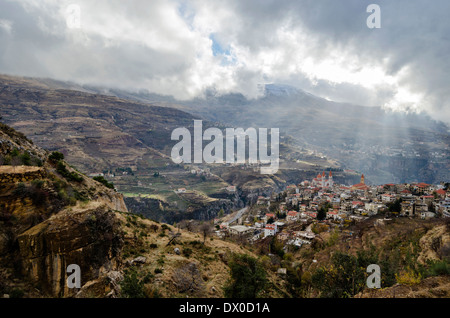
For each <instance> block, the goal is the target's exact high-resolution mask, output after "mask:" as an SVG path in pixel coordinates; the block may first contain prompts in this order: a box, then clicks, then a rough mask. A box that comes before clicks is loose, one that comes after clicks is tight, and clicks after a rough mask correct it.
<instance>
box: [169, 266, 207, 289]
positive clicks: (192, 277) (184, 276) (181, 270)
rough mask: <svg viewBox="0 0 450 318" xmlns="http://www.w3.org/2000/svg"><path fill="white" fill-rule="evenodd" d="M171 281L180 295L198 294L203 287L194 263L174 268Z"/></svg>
mask: <svg viewBox="0 0 450 318" xmlns="http://www.w3.org/2000/svg"><path fill="white" fill-rule="evenodd" d="M172 280H173V283H174V285H175V287H176V288H177V290H178V292H180V293H190V294H199V293H201V292H202V291H203V290H204V288H205V285H204V283H203V279H202V277H201V275H200V271H199V269H198V267H197V265H196V264H195V263H186V264H183V265H181V266H179V267H178V268H176V269H175V270H174V272H173V275H172Z"/></svg>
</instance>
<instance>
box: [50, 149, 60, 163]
mask: <svg viewBox="0 0 450 318" xmlns="http://www.w3.org/2000/svg"><path fill="white" fill-rule="evenodd" d="M48 159H49V160H50V161H53V162H58V161H60V160H63V159H64V155H63V154H62V153H60V152H58V151H53V152H52V153H51V155H50V156H48Z"/></svg>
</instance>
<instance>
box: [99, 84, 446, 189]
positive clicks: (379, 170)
mask: <svg viewBox="0 0 450 318" xmlns="http://www.w3.org/2000/svg"><path fill="white" fill-rule="evenodd" d="M91 89H93V90H95V88H91ZM261 89H262V95H261V96H260V97H259V98H256V99H247V98H246V97H245V96H243V95H241V94H234V93H230V94H225V95H219V94H216V93H215V92H208V93H206V94H205V97H204V98H195V99H193V100H189V101H178V100H175V99H174V98H170V97H167V96H159V95H157V94H151V93H145V92H139V93H133V92H125V91H118V90H110V93H112V94H115V95H116V96H121V97H124V98H127V99H134V100H139V101H141V102H150V101H151V102H153V103H161V104H162V105H166V106H168V107H176V108H178V109H182V110H184V111H187V112H190V113H192V114H194V115H197V116H201V117H203V118H205V119H208V120H210V121H219V122H223V123H226V124H227V125H231V126H238V127H240V126H244V127H279V128H280V133H281V135H285V136H291V137H292V138H293V142H294V144H295V145H296V146H297V147H300V148H304V149H310V150H315V151H317V152H318V153H321V154H322V156H325V157H327V158H328V159H329V160H334V161H336V164H337V165H338V166H340V167H342V168H344V169H356V170H359V171H362V172H363V173H364V174H365V175H366V176H367V177H368V180H370V182H371V183H373V184H382V183H390V182H394V183H404V182H414V181H417V182H421V181H423V182H427V183H439V182H441V181H443V180H447V179H449V178H450V175H449V173H448V171H449V169H448V168H449V163H448V158H449V155H450V153H449V149H450V148H449V146H450V137H449V134H448V132H449V127H448V125H447V124H445V123H443V122H439V121H435V120H432V119H431V118H430V117H428V116H427V115H426V114H415V113H395V112H389V111H386V110H385V109H383V108H382V107H378V106H375V105H374V106H373V107H365V106H359V105H353V104H348V103H338V102H334V101H330V100H327V99H324V98H320V97H317V96H314V95H312V94H309V93H307V92H305V91H302V90H301V89H297V88H294V87H290V86H287V85H277V84H268V85H262V86H261ZM97 90H99V89H97ZM302 157H303V158H305V157H307V156H306V154H305V153H303V154H302V156H300V157H299V159H300V160H302Z"/></svg>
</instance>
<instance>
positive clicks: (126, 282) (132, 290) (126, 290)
mask: <svg viewBox="0 0 450 318" xmlns="http://www.w3.org/2000/svg"><path fill="white" fill-rule="evenodd" d="M120 287H121V290H122V296H124V297H126V298H145V294H144V283H143V282H142V281H140V280H139V278H138V276H137V272H136V271H135V270H131V271H130V272H128V273H126V275H125V277H124V279H123V281H122V283H121V284H120Z"/></svg>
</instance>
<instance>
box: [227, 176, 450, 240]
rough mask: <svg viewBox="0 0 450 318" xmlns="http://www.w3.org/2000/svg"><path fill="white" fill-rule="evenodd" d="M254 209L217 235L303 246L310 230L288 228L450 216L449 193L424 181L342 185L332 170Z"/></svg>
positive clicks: (262, 201)
mask: <svg viewBox="0 0 450 318" xmlns="http://www.w3.org/2000/svg"><path fill="white" fill-rule="evenodd" d="M255 209H256V210H257V211H258V213H257V214H256V216H255V215H254V214H253V215H252V217H251V218H250V217H249V216H247V218H246V216H245V215H244V216H242V218H241V219H240V220H238V222H237V225H232V224H221V225H220V231H222V232H223V231H227V233H229V234H231V235H239V236H247V237H249V238H250V239H251V240H257V239H261V238H264V237H267V236H274V235H276V236H277V237H278V238H279V239H280V240H283V241H285V242H287V244H292V245H296V246H301V245H302V244H308V243H310V242H311V241H312V240H313V239H314V237H315V235H314V233H313V232H312V231H311V230H310V229H311V226H307V229H306V231H291V230H289V229H290V228H292V227H290V226H289V225H291V224H294V225H297V224H305V225H311V224H314V223H318V222H322V223H326V224H329V225H332V226H343V225H345V224H346V223H349V222H358V221H362V220H364V219H367V218H369V217H371V216H375V215H377V214H379V213H381V212H384V213H386V214H387V215H391V216H403V217H415V218H421V219H429V218H435V217H450V191H447V190H446V189H444V186H442V185H431V184H426V183H408V184H407V183H405V184H384V185H378V186H371V185H367V184H366V183H365V177H364V175H362V176H361V180H360V182H359V183H357V184H354V185H350V186H345V185H340V184H336V183H335V182H334V181H333V176H332V172H328V176H327V174H325V172H324V173H322V174H319V175H317V177H315V178H314V179H313V180H311V181H309V180H305V181H303V182H301V183H299V184H292V185H289V186H287V187H286V190H285V191H283V192H281V193H278V194H276V195H272V196H271V197H264V196H259V197H258V198H257V200H256V204H255V206H254V209H253V210H255Z"/></svg>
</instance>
